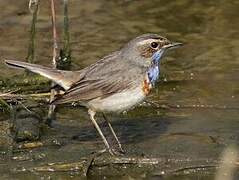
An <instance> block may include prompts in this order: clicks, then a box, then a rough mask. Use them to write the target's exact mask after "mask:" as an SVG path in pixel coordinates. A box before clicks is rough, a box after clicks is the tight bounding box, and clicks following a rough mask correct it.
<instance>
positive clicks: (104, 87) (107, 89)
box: [53, 79, 133, 104]
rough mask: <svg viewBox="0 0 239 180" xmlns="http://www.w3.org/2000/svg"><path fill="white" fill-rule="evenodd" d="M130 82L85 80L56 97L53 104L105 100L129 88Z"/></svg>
mask: <svg viewBox="0 0 239 180" xmlns="http://www.w3.org/2000/svg"><path fill="white" fill-rule="evenodd" d="M132 85H133V83H132V81H126V80H124V81H122V80H116V81H110V80H103V79H97V80H87V81H84V82H81V83H78V85H77V86H75V87H73V88H71V89H69V90H68V91H66V92H65V94H63V95H62V96H59V97H57V98H56V99H55V100H54V101H53V104H62V103H69V102H75V101H82V102H87V101H89V100H92V99H95V98H98V97H100V98H105V97H108V96H110V95H112V94H114V93H118V92H122V91H124V90H125V89H128V88H131V87H132Z"/></svg>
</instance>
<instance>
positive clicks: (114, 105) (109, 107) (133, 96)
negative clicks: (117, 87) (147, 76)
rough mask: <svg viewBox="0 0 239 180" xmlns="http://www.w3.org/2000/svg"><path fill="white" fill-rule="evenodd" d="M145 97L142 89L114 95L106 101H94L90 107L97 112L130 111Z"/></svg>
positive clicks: (90, 103)
mask: <svg viewBox="0 0 239 180" xmlns="http://www.w3.org/2000/svg"><path fill="white" fill-rule="evenodd" d="M144 98H145V95H144V93H143V91H142V88H141V87H138V88H136V89H132V90H128V91H123V92H121V93H117V94H114V95H112V96H109V97H107V98H105V99H100V98H98V99H94V100H92V101H90V102H89V103H88V106H89V107H90V108H92V109H93V110H95V111H101V112H121V111H124V110H128V109H130V108H132V107H133V106H135V105H137V104H139V103H140V102H142V101H143V99H144Z"/></svg>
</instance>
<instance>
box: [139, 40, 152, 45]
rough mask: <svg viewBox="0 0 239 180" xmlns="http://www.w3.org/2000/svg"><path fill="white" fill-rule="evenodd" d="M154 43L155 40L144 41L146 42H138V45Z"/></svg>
mask: <svg viewBox="0 0 239 180" xmlns="http://www.w3.org/2000/svg"><path fill="white" fill-rule="evenodd" d="M154 41H155V39H146V40H143V41H140V42H138V45H143V44H150V43H152V42H154Z"/></svg>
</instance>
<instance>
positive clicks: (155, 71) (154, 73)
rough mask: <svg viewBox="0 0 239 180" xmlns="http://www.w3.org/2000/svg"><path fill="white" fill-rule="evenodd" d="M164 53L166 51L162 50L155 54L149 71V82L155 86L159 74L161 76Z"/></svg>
mask: <svg viewBox="0 0 239 180" xmlns="http://www.w3.org/2000/svg"><path fill="white" fill-rule="evenodd" d="M163 53H164V49H161V50H159V51H157V52H155V53H154V54H153V56H152V64H151V66H150V67H149V69H148V71H147V74H148V78H149V81H150V83H151V84H152V85H153V86H154V85H155V82H156V81H157V80H158V78H159V74H160V69H159V62H160V59H161V57H162V55H163Z"/></svg>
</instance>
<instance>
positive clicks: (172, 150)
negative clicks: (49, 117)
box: [0, 0, 239, 180]
mask: <svg viewBox="0 0 239 180" xmlns="http://www.w3.org/2000/svg"><path fill="white" fill-rule="evenodd" d="M27 5H28V3H27V2H26V1H16V0H9V1H1V2H0V7H1V11H0V17H1V21H0V34H1V35H0V56H1V59H2V58H13V59H24V58H25V57H26V55H27V47H28V39H29V34H28V33H27V32H28V30H29V28H30V25H29V23H30V20H31V16H30V13H29V12H28V9H27ZM61 5H62V4H61V3H59V4H58V5H57V14H62V6H61ZM69 11H70V13H69V17H70V35H71V37H70V38H71V48H72V58H73V69H80V68H83V67H85V66H87V65H89V64H91V63H93V62H95V61H97V59H99V58H100V57H103V56H104V55H107V54H108V53H110V52H112V51H114V50H117V49H119V48H120V47H121V46H122V45H123V44H124V43H125V42H127V41H128V40H130V39H131V38H133V37H135V36H137V35H140V34H143V33H148V32H152V33H158V34H161V35H163V36H166V37H168V38H169V39H171V40H174V41H178V42H183V43H184V44H185V46H183V47H182V48H179V49H176V50H173V51H170V52H168V53H167V55H166V57H164V59H163V61H162V64H161V72H162V73H161V78H160V82H159V83H158V84H157V86H156V89H155V91H154V92H153V93H152V94H151V95H150V97H149V98H148V99H147V101H149V102H153V104H154V106H152V105H151V106H150V105H148V104H147V103H146V104H144V105H143V106H141V107H138V108H136V109H134V110H132V111H130V112H128V113H127V114H123V115H112V116H111V117H110V118H111V119H112V125H113V127H114V128H115V130H116V132H117V134H118V135H119V138H120V140H121V141H122V144H123V145H124V147H125V149H126V150H127V152H128V154H130V155H141V154H145V155H146V156H149V157H168V158H175V159H180V158H184V159H185V158H188V159H195V160H197V159H219V158H220V156H221V153H222V152H223V150H224V149H226V148H227V147H229V146H230V145H237V144H238V139H239V134H238V128H239V84H238V80H239V76H238V74H239V49H238V47H239V32H238V29H239V21H238V16H239V1H237V0H227V1H222V0H219V1H214V0H208V1H205V2H201V1H194V0H179V1H166V0H152V1H136V0H124V1H116V0H113V1H110V2H109V1H106V0H101V1H98V0H92V1H83V0H78V1H76V0H72V1H70V3H69ZM49 13H50V11H49V4H48V1H41V7H40V12H39V21H38V24H37V41H36V42H37V45H36V48H37V49H36V51H37V55H36V60H37V62H36V63H39V64H43V65H48V66H49V64H50V61H51V46H52V44H51V42H52V40H51V21H50V16H49ZM62 19H63V17H62V15H59V16H57V21H58V29H60V28H61V27H62V22H63V21H62ZM58 33H59V36H60V37H62V34H61V32H58ZM0 69H1V77H11V76H13V75H15V74H20V73H22V71H16V70H13V69H9V68H6V66H5V65H4V64H3V63H0ZM162 106H163V107H167V108H162ZM49 138H50V139H51V138H52V139H54V138H55V139H57V140H59V141H60V142H62V145H61V146H50V147H46V148H44V147H43V148H40V149H37V150H33V151H32V152H31V158H30V159H29V160H26V161H20V162H18V161H11V160H9V161H8V162H7V163H6V162H4V161H2V162H1V165H2V166H3V168H2V170H1V174H4V176H3V177H4V178H6V179H8V178H16V177H17V178H19V179H21V178H26V177H28V179H32V178H34V177H40V176H42V177H43V178H46V179H47V178H48V177H53V178H62V179H67V178H69V179H70V178H72V179H74V178H76V179H77V177H78V174H77V173H76V174H74V173H55V174H53V173H51V174H37V173H26V174H21V173H20V174H18V173H16V174H12V173H10V172H9V168H8V166H9V167H20V166H24V167H25V166H26V167H29V166H33V165H39V164H44V163H48V162H58V161H61V162H62V161H64V162H70V161H74V160H77V159H79V158H80V157H83V156H86V155H87V154H89V152H91V151H94V150H97V149H100V148H103V145H102V143H101V141H100V138H98V136H97V134H96V132H95V130H94V128H93V127H92V125H91V123H90V121H89V120H88V115H87V113H86V111H85V110H84V109H81V108H80V109H79V108H70V107H61V108H60V109H59V113H58V119H57V122H54V123H53V129H51V130H48V131H46V132H45V134H44V135H43V137H42V139H49ZM59 157H60V158H59ZM3 159H5V158H3ZM32 159H34V161H33V160H32ZM180 166H181V165H180V164H178V167H180ZM158 171H159V170H158V169H157V168H156V169H155V170H153V171H150V173H146V174H144V172H141V173H134V172H130V173H129V174H128V175H127V174H124V175H122V176H120V175H115V176H114V175H110V174H101V176H100V177H99V178H101V177H102V178H103V177H104V176H105V177H108V178H109V179H159V178H161V176H158V174H159V172H158ZM237 177H239V176H237ZM94 178H96V177H95V176H93V179H94ZM164 178H165V179H195V178H198V179H206V180H209V179H214V174H213V172H210V173H208V172H205V173H204V172H200V173H194V174H189V175H181V176H180V175H178V176H177V175H175V176H174V175H172V176H171V175H169V176H166V177H164ZM235 178H236V177H235Z"/></svg>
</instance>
